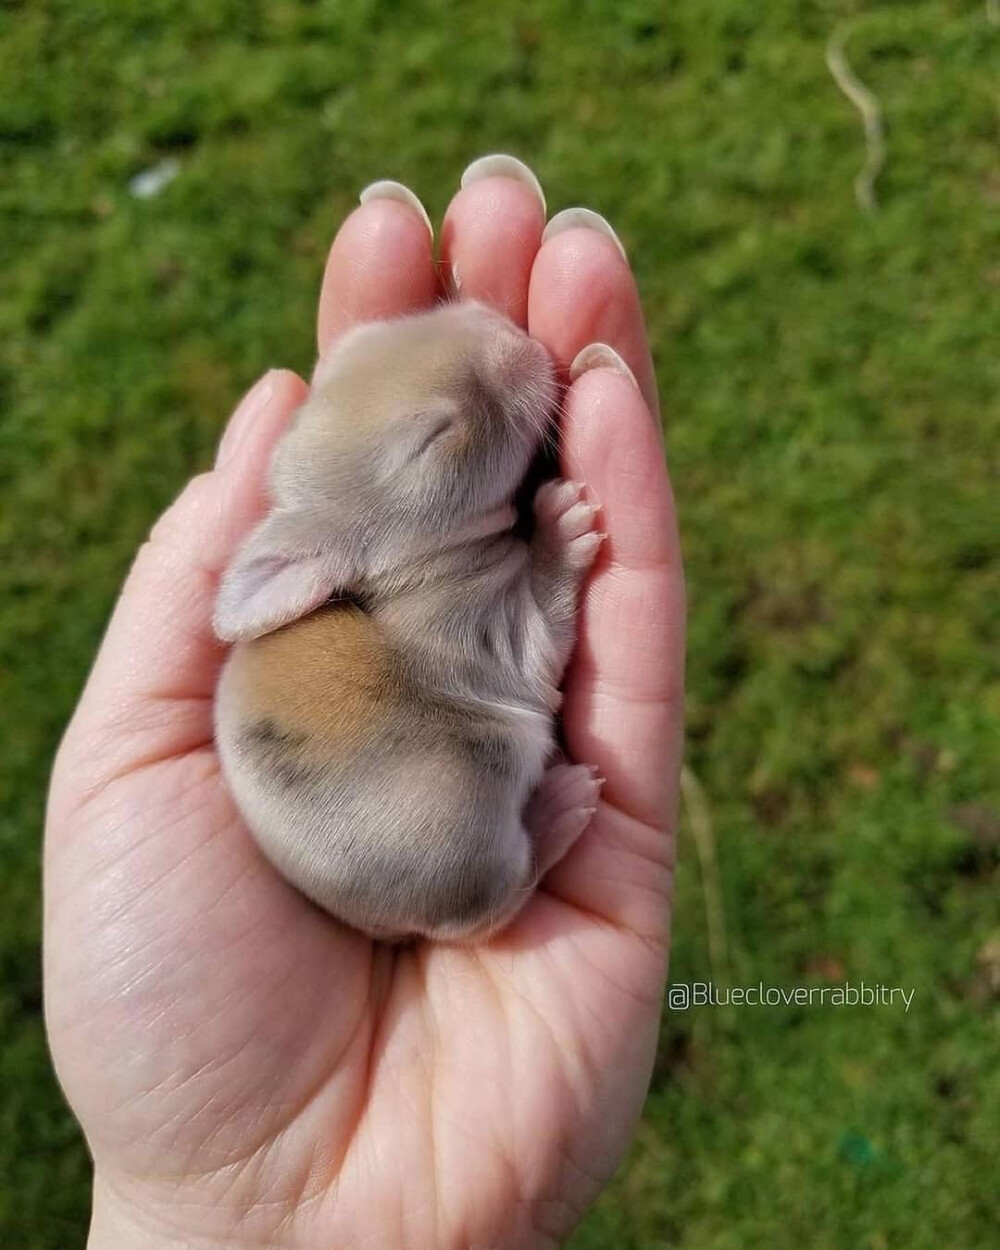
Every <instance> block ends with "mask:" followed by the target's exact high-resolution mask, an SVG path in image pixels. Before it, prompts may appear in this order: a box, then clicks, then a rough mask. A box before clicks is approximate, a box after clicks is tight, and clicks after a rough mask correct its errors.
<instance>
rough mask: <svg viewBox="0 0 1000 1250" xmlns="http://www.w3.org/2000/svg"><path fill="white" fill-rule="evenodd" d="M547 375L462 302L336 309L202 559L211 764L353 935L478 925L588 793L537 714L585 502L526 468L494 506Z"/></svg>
mask: <svg viewBox="0 0 1000 1250" xmlns="http://www.w3.org/2000/svg"><path fill="white" fill-rule="evenodd" d="M557 400H558V388H557V384H556V380H555V375H554V371H553V367H552V364H551V361H550V359H549V357H548V354H547V353H546V351H545V349H544V348H543V347H542V346H541V345H540V344H539V343H537V342H535V341H534V340H533V339H531V338H529V337H528V336H527V335H526V334H524V333H523V332H522V331H521V330H519V329H518V328H517V327H516V326H514V325H513V324H512V323H511V322H510V321H508V320H507V319H506V318H505V317H503V316H501V315H500V314H499V313H496V312H494V311H493V310H491V309H489V308H487V307H485V306H483V305H480V304H475V303H471V302H463V303H456V304H447V305H444V306H442V307H439V308H437V309H434V310H433V311H430V312H425V313H420V314H417V315H413V316H408V317H404V318H401V319H399V320H395V321H388V322H379V323H375V324H370V325H364V326H360V327H358V328H356V329H354V330H353V331H351V332H350V333H348V334H347V335H346V336H345V337H344V338H343V339H341V340H340V341H339V342H338V343H337V344H336V345H335V346H334V347H333V349H332V350H331V351H330V352H329V354H328V355H327V356H326V357H325V358H324V359H323V360H322V361H321V362H320V364H319V366H318V367H317V371H316V375H315V378H314V379H313V386H312V391H311V394H310V396H309V398H308V399H307V400H306V402H305V403H304V404H303V405H302V407H301V408H300V409H299V410H298V412H297V414H296V415H295V417H294V419H293V422H292V424H291V427H290V428H289V429H288V431H287V432H286V433H285V434H284V436H283V437H282V438H281V440H280V442H279V444H278V446H277V448H276V451H275V453H274V457H273V460H272V463H271V470H270V493H271V499H272V502H273V507H272V509H271V511H270V513H269V514H268V516H267V517H265V519H264V520H263V521H262V522H261V523H260V524H259V525H258V526H257V528H256V530H254V532H253V533H252V534H251V535H250V537H249V538H248V539H247V541H246V543H245V544H244V545H243V547H242V549H241V550H240V551H239V552H238V554H237V555H236V557H235V559H234V560H233V562H232V564H231V566H230V568H229V569H228V570H227V572H226V574H225V576H224V578H223V580H222V584H221V587H220V591H219V596H218V601H217V605H216V612H215V629H216V633H217V634H218V636H219V638H221V639H223V640H225V641H227V642H234V643H236V644H237V645H236V646H235V647H234V648H233V650H232V651H231V653H230V655H229V658H228V660H227V663H226V665H225V668H224V671H223V674H222V677H221V681H220V684H219V690H218V697H217V700H216V737H217V742H218V748H219V752H220V755H221V759H222V764H223V769H224V772H225V775H226V777H227V779H228V782H229V785H230V787H231V789H232V792H233V794H234V796H235V798H236V800H237V802H238V804H239V806H240V808H241V810H242V812H243V815H244V817H245V818H246V821H247V823H248V825H249V826H250V829H251V830H252V832H253V834H254V836H255V837H256V839H257V841H258V843H259V844H260V846H261V848H262V849H263V851H264V853H265V854H266V855H267V856H268V858H269V859H270V860H271V861H272V863H273V864H274V865H275V866H276V867H277V868H278V869H279V870H280V871H281V872H282V873H283V874H284V875H285V876H286V877H287V878H288V879H289V880H290V881H292V882H293V883H294V884H295V885H296V886H298V888H299V889H300V890H302V891H303V893H305V894H307V895H308V896H309V897H310V898H311V899H313V900H314V901H315V902H316V903H318V904H319V905H320V906H321V907H323V908H325V909H326V910H327V911H328V912H330V913H331V914H332V915H333V916H335V917H337V918H338V919H340V920H342V921H344V922H345V923H347V924H349V925H352V926H353V927H354V928H356V929H360V930H362V931H363V932H364V933H366V934H369V935H371V936H372V937H376V938H384V939H405V938H408V937H412V936H418V935H420V936H425V937H429V938H436V939H439V940H463V941H473V940H479V939H483V938H486V937H488V936H489V935H491V934H492V933H494V932H496V931H497V930H499V929H500V928H501V927H502V926H503V925H505V924H506V923H507V922H508V921H510V920H511V919H512V918H513V917H514V915H515V914H516V913H517V911H518V910H519V909H520V908H521V907H522V905H523V904H524V903H525V902H527V900H528V899H529V897H530V895H531V891H532V889H533V888H534V886H535V884H536V882H537V881H538V880H539V879H540V878H541V877H542V876H543V875H544V874H545V872H546V871H547V870H548V869H549V868H550V867H551V866H552V865H553V864H555V863H556V862H557V861H558V860H559V859H561V858H562V856H563V855H564V854H565V853H566V851H567V850H568V849H569V848H570V846H571V845H572V844H573V842H574V841H575V840H576V838H577V837H578V836H579V835H580V834H581V833H582V832H583V830H584V829H585V828H586V826H587V824H588V823H589V821H590V818H591V815H592V814H593V811H594V809H595V806H596V804H597V798H598V794H599V791H600V786H601V779H600V778H599V777H597V776H596V770H595V769H593V768H590V767H587V766H583V765H571V764H568V763H565V762H563V761H561V760H560V759H559V757H558V753H557V751H556V748H555V737H554V726H553V713H554V712H555V711H556V710H557V708H558V706H559V700H560V696H559V693H558V687H559V683H560V681H561V679H562V676H563V671H564V669H565V667H566V663H567V661H568V659H569V655H570V651H571V649H572V647H573V643H574V638H575V618H576V608H577V600H578V596H579V591H580V586H581V583H582V581H583V579H584V577H585V576H586V574H587V572H588V570H589V569H590V567H591V564H592V563H593V560H594V557H595V556H596V554H597V551H598V548H599V547H600V544H601V541H602V538H603V535H602V534H600V533H598V532H597V531H596V530H595V516H596V509H595V508H594V507H593V506H592V505H591V504H590V503H588V502H587V500H586V498H585V493H584V489H583V487H582V486H581V485H579V484H578V483H574V482H567V481H552V482H547V483H546V484H544V485H543V486H542V487H541V488H540V489H539V491H538V493H537V495H536V496H535V501H534V514H535V520H534V529H533V533H532V535H531V537H530V539H529V540H527V541H526V540H524V539H522V538H520V537H518V536H516V534H515V532H514V530H513V527H514V523H515V520H516V512H515V508H514V504H513V500H514V496H515V492H516V491H517V489H518V487H519V486H520V485H521V483H522V481H523V480H524V478H525V475H526V473H527V471H528V469H529V466H530V464H531V463H532V461H533V459H534V457H535V455H536V453H537V452H538V451H539V448H540V447H541V445H542V443H543V440H544V439H545V437H546V435H547V434H550V433H551V432H553V422H554V411H555V408H556V404H557Z"/></svg>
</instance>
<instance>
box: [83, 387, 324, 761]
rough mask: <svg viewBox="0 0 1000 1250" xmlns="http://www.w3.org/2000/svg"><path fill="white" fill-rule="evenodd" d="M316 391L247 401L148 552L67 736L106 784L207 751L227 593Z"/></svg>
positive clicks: (132, 576)
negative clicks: (220, 598) (284, 451)
mask: <svg viewBox="0 0 1000 1250" xmlns="http://www.w3.org/2000/svg"><path fill="white" fill-rule="evenodd" d="M307 394H308V390H307V387H306V384H305V383H304V382H303V381H302V379H301V378H299V377H298V376H297V375H296V374H294V373H290V372H287V371H285V370H274V371H272V372H271V373H268V374H265V376H264V377H263V378H261V380H260V381H259V382H258V383H257V385H256V386H255V387H253V389H252V390H251V391H250V392H249V393H248V394H247V395H246V396H245V398H244V399H243V401H242V402H241V404H240V405H239V407H238V408H237V410H236V412H235V413H234V415H233V418H232V420H231V421H230V424H229V427H228V428H227V431H226V434H225V436H224V437H223V440H222V444H221V445H220V451H219V462H218V463H217V464H216V467H215V468H214V469H213V470H212V471H211V472H209V473H204V474H201V475H200V476H198V477H196V478H194V479H193V480H192V481H191V482H190V483H189V484H188V486H187V487H186V488H185V489H184V491H183V492H182V493H181V495H180V497H179V498H178V499H177V500H176V501H175V503H174V504H173V505H172V506H171V507H170V508H169V509H168V510H167V511H166V513H164V515H163V516H162V517H161V518H160V520H159V521H158V522H157V523H156V525H155V526H154V527H153V530H152V532H151V534H150V536H149V539H148V540H147V541H146V543H144V544H143V546H142V548H141V549H140V550H139V552H138V554H137V556H136V558H135V561H134V562H133V565H132V568H131V570H130V572H129V575H128V578H127V579H126V582H125V585H124V587H123V589H122V593H121V596H120V598H119V600H118V604H117V605H116V607H115V610H114V613H113V614H112V617H111V620H110V622H109V624H108V628H107V631H106V633H105V637H104V640H103V642H102V644H101V648H100V650H99V652H98V655H97V659H96V661H95V663H94V667H93V670H92V672H91V674H90V678H89V680H88V682H87V687H86V690H85V691H84V694H83V697H82V698H81V700H80V705H79V707H78V709H77V713H76V715H75V716H74V719H73V724H72V725H71V727H70V730H69V731H68V733H67V740H68V741H69V742H70V744H73V743H76V744H86V746H87V753H88V756H90V757H92V758H93V759H96V760H98V761H99V768H98V772H99V776H98V777H97V778H96V781H97V782H98V783H100V781H101V780H102V779H103V778H105V777H107V776H109V775H117V772H118V771H119V770H120V769H121V768H122V767H126V766H133V765H134V764H136V763H142V762H152V760H154V759H158V758H163V757H164V756H166V755H171V754H174V753H178V752H181V751H185V750H190V749H193V748H194V747H197V746H199V745H201V744H202V743H204V742H207V741H209V740H210V739H211V736H212V715H211V698H212V694H213V692H214V688H215V681H216V678H217V675H218V670H219V666H220V664H221V662H222V659H223V655H224V649H223V648H222V646H221V645H220V644H219V643H218V642H217V640H216V638H215V635H214V633H213V631H212V610H213V607H214V600H215V594H216V588H217V584H218V580H219V577H220V576H221V574H222V572H223V570H224V569H225V567H226V565H227V564H228V563H229V560H230V558H231V557H232V555H233V553H234V552H235V550H236V547H237V545H238V544H239V542H240V540H241V539H242V538H243V537H244V535H245V534H246V532H247V531H248V530H249V529H250V527H251V526H252V525H253V523H254V522H255V521H256V520H257V519H258V517H260V516H261V515H262V513H263V511H264V509H265V506H266V497H265V489H264V483H265V474H266V469H267V462H268V459H269V456H270V453H271V450H272V448H273V446H274V444H275V442H276V440H277V438H278V437H279V435H280V434H281V432H282V430H283V429H284V427H285V424H286V422H287V421H288V418H289V416H290V415H291V413H292V412H293V411H294V409H295V408H296V407H298V405H299V404H301V403H302V402H303V400H304V399H305V397H306V395H307Z"/></svg>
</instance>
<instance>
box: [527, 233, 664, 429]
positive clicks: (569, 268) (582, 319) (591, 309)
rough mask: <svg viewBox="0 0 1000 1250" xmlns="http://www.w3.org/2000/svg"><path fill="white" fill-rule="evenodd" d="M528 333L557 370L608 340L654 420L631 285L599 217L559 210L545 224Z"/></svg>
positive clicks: (649, 369) (616, 244) (647, 360)
mask: <svg viewBox="0 0 1000 1250" xmlns="http://www.w3.org/2000/svg"><path fill="white" fill-rule="evenodd" d="M580 221H585V222H587V223H588V224H587V225H580V224H577V223H579V222H580ZM528 329H529V331H530V333H531V334H532V335H533V336H534V337H535V338H537V339H539V340H540V341H541V342H542V343H544V344H545V346H546V347H547V348H548V349H549V351H550V352H551V353H552V355H553V357H554V358H555V360H556V363H557V364H558V365H559V366H560V368H562V369H563V371H567V370H568V369H569V366H570V364H571V363H572V362H573V360H575V359H576V357H577V355H578V353H579V352H580V351H581V350H582V349H583V348H584V347H586V346H587V344H588V343H608V344H609V345H610V346H611V347H613V348H614V349H615V350H616V351H617V352H618V353H619V354H620V355H621V356H622V358H623V359H624V360H625V361H626V362H627V363H628V365H629V368H630V369H631V370H632V372H633V373H634V374H635V376H636V378H637V379H638V382H639V387H640V389H641V391H642V394H643V396H644V398H645V400H646V403H647V405H648V406H649V410H650V411H651V412H652V413H653V414H654V415H655V416H656V417H657V419H659V411H660V408H659V400H658V398H657V394H656V378H655V374H654V371H653V359H652V356H651V355H650V351H649V344H648V342H647V339H646V327H645V323H644V320H643V315H642V307H641V305H640V303H639V295H638V291H637V290H636V285H635V280H634V279H633V277H632V271H631V269H630V268H629V264H628V261H627V260H626V258H625V255H624V249H623V248H622V245H621V243H620V241H619V240H618V238H617V236H616V235H615V233H614V231H613V230H612V229H611V227H610V225H608V223H607V222H606V221H605V220H604V218H603V217H599V216H598V215H597V214H596V213H588V212H587V211H586V210H582V209H567V210H565V212H564V213H559V214H557V216H555V217H553V218H552V220H551V221H550V222H549V224H548V226H547V227H546V229H545V236H544V239H543V242H542V246H541V248H540V249H539V252H538V255H537V256H536V257H535V262H534V265H533V267H532V271H531V285H530V288H529V293H528Z"/></svg>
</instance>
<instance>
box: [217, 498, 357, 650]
mask: <svg viewBox="0 0 1000 1250" xmlns="http://www.w3.org/2000/svg"><path fill="white" fill-rule="evenodd" d="M307 536H308V526H307V525H306V523H305V519H304V518H303V517H301V516H298V515H296V514H294V513H281V512H272V513H271V515H270V516H268V517H266V518H265V519H264V520H263V521H261V523H260V524H259V525H258V526H257V528H256V529H255V530H254V531H253V533H252V534H251V535H250V537H249V538H248V539H247V541H246V542H245V543H244V544H243V547H242V548H241V549H240V551H239V552H238V553H237V556H236V558H235V560H234V561H233V562H232V564H231V565H230V566H229V568H228V569H227V570H226V572H225V575H224V576H223V578H222V583H221V585H220V587H219V596H218V599H217V600H216V604H215V617H214V621H213V623H214V626H215V632H216V634H217V635H218V637H219V638H220V639H222V641H223V642H238V641H246V640H247V639H250V638H259V637H261V635H262V634H269V633H271V631H272V630H275V629H280V627H281V626H282V625H287V624H289V623H290V622H291V621H295V620H298V619H299V617H302V616H306V615H308V613H310V612H312V611H313V610H314V609H315V608H318V607H319V606H320V605H321V604H322V603H324V602H325V601H326V600H327V599H329V598H331V597H332V596H333V595H335V594H336V593H337V592H338V591H343V590H346V589H347V588H348V586H349V584H350V582H351V580H352V578H353V577H354V573H355V570H354V569H353V567H352V562H351V561H350V560H349V558H348V557H347V554H346V552H345V551H343V550H342V549H340V548H338V546H337V543H336V539H335V540H334V541H333V543H332V544H327V545H324V546H322V547H318V546H317V545H316V544H315V542H313V543H312V544H309V543H308V542H307V541H306V539H307Z"/></svg>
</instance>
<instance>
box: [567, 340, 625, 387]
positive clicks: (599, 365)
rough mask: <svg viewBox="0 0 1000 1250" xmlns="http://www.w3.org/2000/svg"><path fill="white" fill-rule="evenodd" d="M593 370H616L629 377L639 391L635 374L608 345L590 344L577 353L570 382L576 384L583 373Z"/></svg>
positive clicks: (571, 367)
mask: <svg viewBox="0 0 1000 1250" xmlns="http://www.w3.org/2000/svg"><path fill="white" fill-rule="evenodd" d="M591 369H614V370H615V371H616V372H617V373H621V374H623V375H624V376H625V377H627V378H628V380H629V381H630V382H631V383H632V385H633V386H634V387H635V388H636V390H638V389H639V383H638V382H637V381H636V380H635V374H634V373H633V372H632V370H631V369H630V368H629V367H628V365H627V364H626V363H625V361H624V360H622V358H621V356H619V355H618V353H617V352H616V351H615V349H614V348H613V347H609V346H608V345H607V343H588V344H587V346H586V347H585V348H584V349H583V350H582V351H580V352H577V354H576V356H575V357H574V359H573V363H572V364H571V365H570V367H569V380H570V381H571V382H575V381H576V380H577V378H578V377H579V376H580V374H581V373H588V372H589V371H590V370H591Z"/></svg>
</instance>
